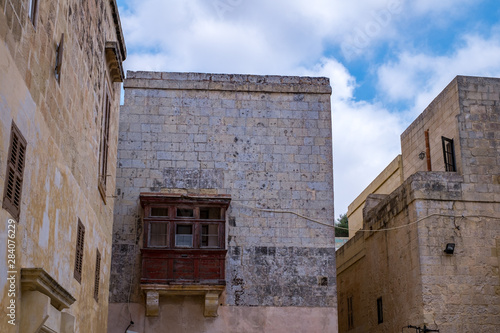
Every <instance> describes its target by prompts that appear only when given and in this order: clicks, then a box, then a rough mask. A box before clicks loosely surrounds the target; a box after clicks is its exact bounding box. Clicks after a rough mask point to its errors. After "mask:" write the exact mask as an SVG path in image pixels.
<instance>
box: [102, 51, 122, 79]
mask: <svg viewBox="0 0 500 333" xmlns="http://www.w3.org/2000/svg"><path fill="white" fill-rule="evenodd" d="M106 61H107V62H108V66H109V72H110V73H109V75H110V76H111V79H112V80H113V82H123V79H124V78H125V74H124V71H123V66H122V58H121V56H120V52H119V51H118V43H117V42H109V41H108V42H106Z"/></svg>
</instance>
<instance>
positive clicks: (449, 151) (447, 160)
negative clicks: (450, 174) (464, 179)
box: [441, 136, 457, 171]
mask: <svg viewBox="0 0 500 333" xmlns="http://www.w3.org/2000/svg"><path fill="white" fill-rule="evenodd" d="M441 141H442V143H443V156H444V168H445V170H446V171H457V167H456V164H455V147H454V144H453V139H448V138H445V137H444V136H442V137H441Z"/></svg>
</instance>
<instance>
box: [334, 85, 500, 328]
mask: <svg viewBox="0 0 500 333" xmlns="http://www.w3.org/2000/svg"><path fill="white" fill-rule="evenodd" d="M499 84H500V80H499V79H493V78H476V77H461V76H459V77H457V78H455V79H454V80H453V81H452V82H451V83H450V84H449V85H448V87H447V88H446V89H445V90H444V91H443V92H442V93H441V94H440V95H439V96H438V97H437V98H436V99H435V100H434V101H433V102H432V103H431V105H430V106H429V107H428V108H427V109H426V110H425V111H424V112H423V113H422V114H421V115H420V116H419V117H418V118H417V119H416V120H415V122H414V123H413V124H412V125H410V127H408V129H407V130H406V131H405V132H404V133H403V135H402V136H401V144H402V156H403V169H404V175H405V177H406V180H405V182H404V183H403V185H402V186H400V187H399V188H398V189H396V190H395V191H394V192H392V193H391V194H389V195H387V196H385V197H384V196H380V195H378V196H373V197H372V196H368V199H367V201H366V202H367V203H366V206H365V209H364V216H363V229H365V230H368V231H365V232H358V234H356V236H355V237H354V238H353V239H352V240H350V241H349V242H348V243H347V244H346V245H344V247H343V248H341V249H340V250H339V251H338V252H337V264H338V265H339V266H338V272H339V275H338V290H339V329H340V332H346V331H348V325H347V313H346V312H347V305H346V299H347V297H350V296H351V297H354V304H353V308H354V329H353V330H352V332H367V331H369V332H387V331H394V332H396V331H399V330H401V329H402V328H403V327H405V326H408V325H413V326H419V327H421V328H423V327H424V325H425V326H426V327H427V328H430V329H439V331H440V332H496V331H498V329H499V327H500V319H499V317H498V315H497V314H498V311H499V309H500V298H499V297H498V290H499V288H500V279H499V260H498V258H499V256H498V254H499V253H500V252H499V247H498V244H499V239H500V232H499V229H498V222H499V220H500V197H499V193H500V191H499V190H500V188H499V184H498V182H497V181H496V179H497V177H498V176H497V175H498V173H499V169H498V168H499V166H498V165H499V164H498V158H499V156H500V154H499V152H500V150H499V149H498V147H499V145H498V139H499V137H498V131H497V129H498V126H499V119H500V118H499V108H498V103H499V100H500V90H499V87H500V86H499ZM427 129H429V138H430V151H431V161H432V169H433V170H444V162H443V161H444V159H443V152H442V147H440V142H439V144H438V141H440V137H441V135H442V136H446V137H448V138H452V139H453V140H454V144H455V154H456V163H457V172H442V171H441V172H435V171H433V172H426V171H425V170H426V169H427V167H426V161H425V160H419V159H418V153H419V151H421V150H424V151H425V137H424V131H425V130H427ZM418 170H420V171H418ZM448 243H453V244H455V250H454V252H453V254H448V253H445V252H444V249H445V246H446V245H447V244H448ZM379 297H382V301H383V316H384V321H383V323H378V320H377V319H378V318H377V303H376V301H377V299H378V298H379ZM356 300H359V301H360V302H362V304H356ZM386 319H387V322H386ZM350 332H351V331H350Z"/></svg>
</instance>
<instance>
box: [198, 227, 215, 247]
mask: <svg viewBox="0 0 500 333" xmlns="http://www.w3.org/2000/svg"><path fill="white" fill-rule="evenodd" d="M201 246H202V247H218V246H219V226H218V225H217V224H202V225H201Z"/></svg>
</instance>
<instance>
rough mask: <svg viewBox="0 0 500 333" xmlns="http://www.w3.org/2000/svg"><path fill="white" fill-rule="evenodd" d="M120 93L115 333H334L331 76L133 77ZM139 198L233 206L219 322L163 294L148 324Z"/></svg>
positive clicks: (193, 301) (186, 299) (193, 304)
mask: <svg viewBox="0 0 500 333" xmlns="http://www.w3.org/2000/svg"><path fill="white" fill-rule="evenodd" d="M124 88H125V104H124V105H123V106H122V108H121V116H120V134H119V149H118V173H117V199H116V205H115V222H114V231H113V233H114V243H113V265H112V271H111V276H112V277H111V291H110V316H109V317H110V321H111V322H113V323H115V325H110V327H109V328H108V332H123V330H124V329H125V328H126V327H127V325H128V324H129V322H130V320H131V319H132V320H133V321H134V325H133V326H131V327H130V330H133V331H137V332H155V331H158V332H159V331H161V328H162V327H165V325H168V327H169V329H171V330H172V331H175V332H264V331H265V332H280V331H281V332H282V331H287V332H303V331H308V332H335V331H336V330H337V318H336V304H337V300H336V287H335V284H336V283H335V277H336V275H335V256H334V251H335V249H334V231H333V228H332V227H331V226H332V225H333V217H334V214H333V180H332V177H333V173H332V140H331V135H332V133H331V118H330V93H331V88H330V86H329V82H328V79H325V78H306V77H280V76H252V75H223V74H196V73H156V72H129V73H128V76H127V79H126V80H125V84H124ZM141 193H142V194H144V193H155V194H156V195H173V194H176V195H180V196H186V197H193V196H220V195H223V196H226V197H230V199H231V202H230V205H229V209H228V211H227V214H226V225H225V228H226V239H225V240H224V242H225V247H226V249H227V257H226V259H225V281H226V286H225V288H224V292H223V293H222V295H221V296H220V297H219V299H218V303H219V304H220V306H219V307H218V317H217V318H205V317H204V315H203V299H202V297H199V296H182V295H181V296H168V297H166V296H161V294H160V298H159V300H158V298H154V297H153V298H151V302H152V304H153V303H154V304H155V305H154V306H155V310H154V311H151V312H149V313H154V314H155V315H156V316H145V313H146V312H148V311H149V310H148V307H149V306H150V304H149V298H148V302H146V299H145V295H144V293H143V291H142V290H141V283H140V278H141V256H140V251H141V248H143V246H144V224H143V223H144V221H143V214H144V211H143V209H142V208H141V205H140V200H139V199H140V196H141ZM290 212H292V213H290ZM304 217H307V218H304ZM311 219H312V220H314V221H312V220H311ZM318 222H320V223H318ZM321 223H323V224H326V225H322V224H321ZM158 302H159V303H158ZM216 302H217V300H216ZM129 303H130V304H129ZM207 306H208V300H207V298H206V299H205V310H206V307H207Z"/></svg>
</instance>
